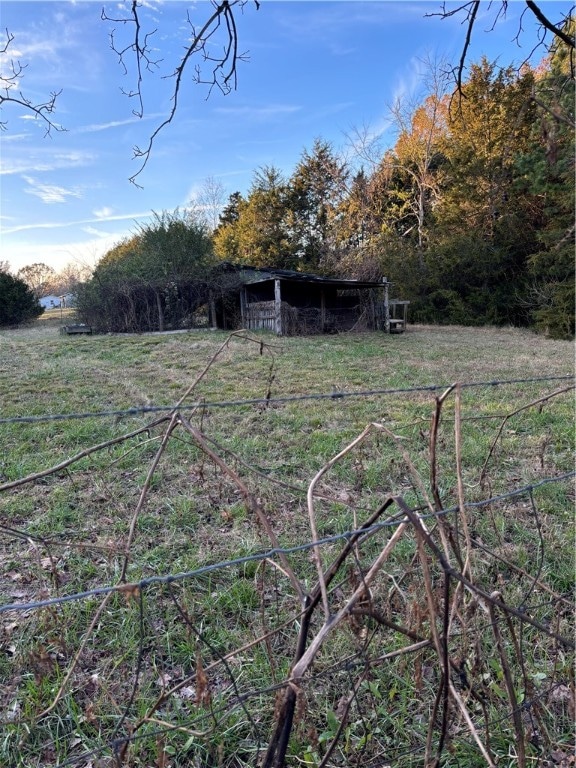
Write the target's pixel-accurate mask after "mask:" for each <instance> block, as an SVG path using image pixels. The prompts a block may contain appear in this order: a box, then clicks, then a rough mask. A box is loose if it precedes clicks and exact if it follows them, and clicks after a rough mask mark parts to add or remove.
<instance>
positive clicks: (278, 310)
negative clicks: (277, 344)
mask: <svg viewBox="0 0 576 768" xmlns="http://www.w3.org/2000/svg"><path fill="white" fill-rule="evenodd" d="M274 330H275V332H276V336H282V295H281V293H280V280H278V279H276V280H274Z"/></svg>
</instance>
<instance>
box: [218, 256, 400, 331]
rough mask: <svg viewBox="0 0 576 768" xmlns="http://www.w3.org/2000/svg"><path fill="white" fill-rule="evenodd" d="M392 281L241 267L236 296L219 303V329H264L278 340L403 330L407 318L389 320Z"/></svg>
mask: <svg viewBox="0 0 576 768" xmlns="http://www.w3.org/2000/svg"><path fill="white" fill-rule="evenodd" d="M389 287H390V283H388V281H386V280H383V281H382V282H369V281H361V280H341V279H338V278H330V277H321V276H319V275H310V274H305V273H302V272H293V271H289V270H280V269H278V270H276V269H273V270H272V269H270V270H257V269H252V268H243V269H242V285H241V287H240V288H239V289H238V291H237V292H236V293H235V294H234V296H228V297H227V299H226V300H225V301H224V302H218V305H217V307H216V309H215V321H216V322H215V325H217V327H220V328H234V327H241V328H246V329H248V330H258V329H266V330H269V331H273V332H274V333H276V334H277V335H278V336H298V335H312V334H320V333H339V332H341V331H351V330H381V331H385V332H390V331H391V330H392V331H395V332H401V331H403V330H404V328H405V325H406V314H405V313H404V315H403V319H400V318H398V319H396V318H394V319H393V321H392V324H391V322H390V302H389Z"/></svg>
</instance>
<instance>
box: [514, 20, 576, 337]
mask: <svg viewBox="0 0 576 768" xmlns="http://www.w3.org/2000/svg"><path fill="white" fill-rule="evenodd" d="M566 31H567V32H568V33H569V34H572V35H573V34H574V22H572V23H571V25H570V26H569V27H567V29H566ZM539 75H540V76H539V77H538V78H537V80H536V83H535V87H534V101H535V103H536V105H537V107H538V108H539V119H538V120H537V121H536V122H535V124H534V129H533V139H534V140H533V142H532V144H531V147H530V148H529V150H528V151H527V152H525V153H524V154H522V155H520V156H519V157H518V159H517V167H518V172H519V176H520V181H519V185H518V186H519V190H520V191H521V193H522V194H524V195H525V196H529V195H531V196H532V199H533V200H534V201H535V204H534V216H535V218H536V217H538V220H539V222H538V223H539V228H538V233H537V245H536V248H535V249H534V252H533V253H531V254H530V256H529V259H528V274H529V279H530V289H529V293H528V304H529V306H530V309H531V312H532V316H533V319H534V322H535V324H536V327H537V328H538V329H539V330H541V331H544V332H545V333H547V334H548V335H550V336H553V337H555V338H572V337H573V336H574V321H575V318H574V305H575V300H576V297H575V291H574V285H575V274H574V218H575V216H574V213H575V212H574V200H575V189H574V152H575V146H574V117H575V115H574V103H575V88H574V76H573V71H572V63H571V61H570V57H569V56H568V53H567V50H566V48H565V46H562V45H559V44H555V45H554V46H553V47H552V49H551V52H550V59H549V66H547V67H545V68H544V69H543V70H542V71H541V72H540V73H539Z"/></svg>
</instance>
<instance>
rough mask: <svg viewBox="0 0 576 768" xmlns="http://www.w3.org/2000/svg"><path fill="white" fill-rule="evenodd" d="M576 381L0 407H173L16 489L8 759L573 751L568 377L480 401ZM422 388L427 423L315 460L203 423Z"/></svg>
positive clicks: (560, 755) (8, 566)
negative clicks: (466, 402)
mask: <svg viewBox="0 0 576 768" xmlns="http://www.w3.org/2000/svg"><path fill="white" fill-rule="evenodd" d="M569 378H570V377H564V376H563V377H538V378H530V379H528V378H527V379H510V380H507V381H492V382H476V383H468V384H466V383H464V384H459V385H448V386H445V385H438V386H429V387H409V388H403V389H389V390H371V391H366V392H342V393H341V392H338V393H331V394H313V393H310V394H306V395H300V396H291V397H286V398H271V397H268V398H258V399H251V400H238V401H226V402H224V401H223V402H211V403H205V402H201V401H199V402H197V403H196V402H194V403H191V402H188V401H187V399H186V397H183V398H182V399H181V400H180V401H179V402H178V403H176V404H174V405H173V406H158V407H156V406H150V407H143V408H131V409H127V410H122V411H99V412H94V413H72V414H52V415H41V416H21V417H14V418H8V417H6V418H1V419H0V424H4V425H8V426H9V425H10V424H18V423H36V422H45V421H49V420H68V419H70V420H76V419H88V418H108V417H110V416H113V417H116V416H132V415H136V414H138V415H144V414H149V413H150V414H152V413H157V414H161V415H159V416H158V418H156V419H155V420H154V421H152V422H150V423H147V424H145V425H144V426H142V427H138V428H135V429H134V430H133V431H131V432H129V433H126V434H124V435H122V436H120V437H114V438H111V439H109V440H106V441H104V442H102V443H99V444H98V445H94V446H89V447H86V448H84V449H82V450H81V451H79V452H78V453H77V454H75V455H74V456H72V457H71V458H69V459H66V460H63V461H60V462H58V463H57V464H54V466H52V467H48V468H45V469H41V470H38V471H36V472H34V473H32V474H30V475H24V476H22V477H19V478H17V479H12V480H8V481H6V482H4V483H3V484H2V485H0V492H1V493H2V494H3V495H2V496H0V499H1V500H3V501H5V502H6V504H5V508H6V510H7V512H8V514H5V516H4V522H5V524H3V525H2V526H0V530H2V532H3V542H2V546H1V548H0V558H1V562H2V566H3V568H2V570H3V577H2V582H1V584H2V588H3V590H2V591H3V593H4V600H3V602H2V604H1V605H0V632H1V635H0V639H1V642H2V651H3V660H2V662H1V665H2V673H1V675H0V696H1V700H2V709H3V712H4V715H3V718H2V724H1V729H2V738H1V741H0V760H1V759H4V760H5V761H6V763H5V764H6V765H10V766H15V767H17V768H24V766H26V768H28V766H38V768H40V767H42V768H44V767H45V766H52V765H54V766H56V765H57V766H82V767H83V768H111V767H112V766H134V767H135V768H136V767H141V768H151V767H152V766H154V768H177V767H180V766H198V767H200V766H222V767H223V768H224V767H225V768H240V766H253V767H254V768H256V767H258V768H280V766H316V767H317V768H320V767H322V768H323V767H324V766H360V765H362V766H363V768H377V767H378V768H384V766H402V767H404V766H406V767H407V768H408V767H412V766H441V765H445V766H452V765H461V766H472V767H473V766H481V765H482V766H484V765H488V766H496V765H498V766H503V765H505V766H513V765H514V766H521V768H524V767H525V766H532V765H539V766H545V767H549V768H552V767H553V766H564V765H565V766H568V765H571V764H573V761H574V750H573V747H572V745H573V736H574V734H573V721H574V686H573V674H572V671H573V662H574V642H573V631H572V630H573V594H572V589H573V567H572V566H573V563H572V562H570V554H569V553H570V550H571V545H570V543H569V541H570V538H571V537H569V536H567V535H566V534H567V530H566V529H567V527H570V526H572V523H573V521H572V514H571V504H572V503H573V479H574V475H575V472H574V471H573V470H572V468H568V467H567V466H566V465H567V455H568V454H570V453H571V452H572V448H571V438H570V437H567V432H570V429H569V425H568V428H567V425H566V413H567V410H569V406H567V394H568V393H569V392H570V389H571V388H570V387H568V386H565V387H561V388H560V389H556V390H546V391H544V392H541V393H539V395H538V397H536V398H526V400H525V401H523V402H514V404H513V405H512V406H511V407H510V408H509V409H508V411H507V412H506V413H504V414H491V418H496V419H497V420H498V423H497V425H492V426H486V425H485V424H484V422H481V421H479V420H476V421H473V420H472V419H470V420H469V421H468V422H466V416H465V415H464V414H463V412H462V402H461V391H462V390H463V389H473V388H477V387H492V386H503V387H504V386H508V385H512V384H514V385H523V384H534V383H538V384H541V385H543V386H544V385H547V384H552V383H553V382H559V381H567V380H568V379H569ZM422 392H427V393H430V394H431V395H434V394H435V393H437V392H441V393H442V394H441V395H439V396H435V397H433V398H432V399H431V400H430V403H429V410H430V422H429V428H428V429H427V430H426V434H425V435H423V436H422V435H420V437H418V436H417V439H415V441H413V442H408V441H407V440H406V439H405V437H404V436H402V435H399V434H397V433H398V432H401V431H402V430H401V425H398V424H395V425H394V426H395V431H392V429H391V428H390V426H389V425H385V424H383V423H380V422H373V423H370V424H368V425H367V426H366V428H365V429H364V430H362V431H361V432H359V433H358V434H356V436H355V437H354V438H353V439H350V440H349V441H347V442H346V443H345V444H344V447H342V446H340V448H339V450H338V451H337V452H334V453H333V454H332V455H330V456H328V457H327V458H325V460H324V461H323V463H322V464H321V466H320V467H319V468H318V470H317V472H316V473H315V474H314V475H313V477H310V478H298V480H299V482H296V481H294V479H293V478H291V477H289V475H287V474H286V473H285V472H284V473H283V472H282V471H280V470H276V471H275V472H268V473H263V472H262V470H261V469H260V468H259V467H256V466H255V465H254V462H253V461H251V460H249V459H247V458H245V457H243V456H242V455H241V454H240V453H238V452H237V451H236V452H235V451H234V450H232V449H231V448H230V447H225V448H224V447H222V446H221V445H220V444H219V442H218V440H217V439H216V438H214V437H213V436H211V435H210V434H209V425H207V424H206V423H205V422H204V413H205V409H206V408H210V409H212V408H218V407H221V408H236V407H241V406H242V407H243V406H246V405H265V406H268V405H271V404H285V403H291V402H294V401H304V400H312V399H313V400H332V399H340V398H342V399H348V398H358V397H375V396H379V397H391V396H399V397H408V396H410V395H412V394H417V393H422ZM191 394H192V393H191V392H190V391H189V392H188V393H187V397H190V395H191ZM448 403H450V409H451V410H450V413H449V414H448V412H447V404H448ZM190 412H192V413H191V414H190ZM417 432H418V431H417V430H416V432H415V434H417ZM420 432H421V430H420ZM477 454H478V455H481V457H480V458H478V455H477ZM472 458H473V464H474V466H473V467H469V466H468V462H469V461H472ZM526 477H529V478H531V479H529V480H528V481H526V479H525V478H526ZM503 487H504V490H497V489H499V488H500V489H502V488H503ZM35 509H41V510H48V511H50V512H51V513H52V512H53V516H52V517H49V516H48V517H46V523H45V526H44V529H42V528H41V526H39V525H36V526H35V525H34V524H25V523H24V524H23V522H22V521H26V520H33V518H34V510H35ZM85 509H86V510H90V514H84V513H83V510H85ZM167 564H169V565H170V567H169V568H167V567H166V566H167ZM183 566H185V567H183Z"/></svg>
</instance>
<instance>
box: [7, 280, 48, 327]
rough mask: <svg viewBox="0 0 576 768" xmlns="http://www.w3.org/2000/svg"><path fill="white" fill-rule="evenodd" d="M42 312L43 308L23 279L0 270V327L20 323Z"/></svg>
mask: <svg viewBox="0 0 576 768" xmlns="http://www.w3.org/2000/svg"><path fill="white" fill-rule="evenodd" d="M43 312H44V308H43V307H42V306H41V305H40V303H39V302H38V299H37V298H36V296H35V295H34V293H33V292H32V291H31V290H30V288H28V286H27V285H26V283H25V282H24V281H23V280H20V279H19V278H17V277H13V275H10V274H8V273H7V272H0V327H1V326H13V325H20V323H25V322H27V321H28V320H33V319H34V318H36V317H39V316H40V315H41V314H42V313H43Z"/></svg>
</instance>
